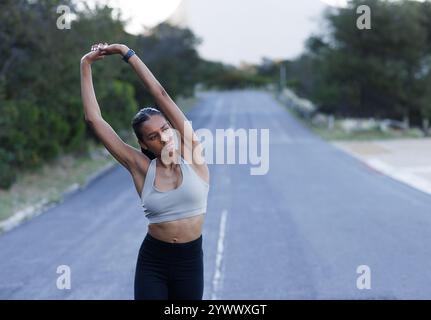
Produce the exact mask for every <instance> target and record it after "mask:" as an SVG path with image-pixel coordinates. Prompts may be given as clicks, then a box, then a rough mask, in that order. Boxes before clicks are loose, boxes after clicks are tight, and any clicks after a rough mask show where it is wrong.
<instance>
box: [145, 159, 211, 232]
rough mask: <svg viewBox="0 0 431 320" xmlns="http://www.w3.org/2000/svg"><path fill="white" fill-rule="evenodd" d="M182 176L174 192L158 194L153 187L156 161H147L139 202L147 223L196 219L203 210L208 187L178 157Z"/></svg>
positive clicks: (205, 207)
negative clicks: (148, 162) (194, 217)
mask: <svg viewBox="0 0 431 320" xmlns="http://www.w3.org/2000/svg"><path fill="white" fill-rule="evenodd" d="M179 164H180V168H181V173H182V176H183V179H182V182H181V185H180V186H178V188H176V189H171V190H168V191H160V190H158V189H157V188H156V187H155V185H154V181H155V178H156V159H153V160H151V163H150V165H149V167H148V171H147V175H146V177H145V182H144V187H143V188H142V194H141V202H142V207H143V209H144V213H145V216H146V217H147V218H148V220H149V222H150V223H158V222H165V221H173V220H179V219H184V218H188V217H191V216H196V215H199V214H201V213H205V212H206V210H207V198H208V191H209V184H208V183H206V182H205V181H204V180H203V179H202V178H201V177H200V176H198V174H197V173H196V172H195V171H194V169H193V168H192V166H191V165H190V164H189V163H187V162H186V160H185V159H184V158H183V157H182V156H181V155H180V163H179Z"/></svg>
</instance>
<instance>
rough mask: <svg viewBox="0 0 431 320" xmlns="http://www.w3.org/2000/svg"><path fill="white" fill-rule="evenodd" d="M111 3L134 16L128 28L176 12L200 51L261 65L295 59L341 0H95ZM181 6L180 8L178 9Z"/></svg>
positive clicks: (228, 60) (219, 58) (229, 60)
mask: <svg viewBox="0 0 431 320" xmlns="http://www.w3.org/2000/svg"><path fill="white" fill-rule="evenodd" d="M93 1H97V2H99V3H109V4H110V5H111V6H113V7H116V8H119V10H121V11H122V12H123V14H124V16H125V17H127V18H130V23H129V25H128V27H127V28H126V30H127V31H128V32H131V33H138V32H140V31H141V30H143V26H146V27H151V26H153V25H155V24H156V23H159V22H162V21H163V20H165V19H167V18H168V17H170V16H171V15H172V13H173V12H174V11H175V10H177V11H176V12H177V13H178V11H180V12H182V15H181V17H182V18H181V19H180V20H181V21H182V22H184V23H186V25H187V26H188V27H190V28H191V29H192V30H193V32H194V33H195V34H196V35H197V36H198V37H200V38H201V39H202V40H203V42H202V44H201V45H200V46H199V47H198V51H199V53H200V55H201V56H202V57H203V58H205V59H209V60H216V61H222V62H225V63H230V64H234V65H239V64H240V63H241V62H247V63H260V62H261V59H262V58H263V57H267V58H271V59H292V58H295V57H297V56H298V55H299V54H300V53H301V52H302V51H303V49H304V41H305V40H306V39H307V38H308V36H310V35H311V34H312V33H319V32H321V31H322V29H324V23H323V20H322V18H321V15H322V13H323V10H324V8H326V7H327V3H331V2H333V3H342V2H343V1H342V0H333V1H331V0H325V1H321V0H301V1H289V0H264V1H263V0H121V1H120V0H93ZM179 6H181V7H180V8H181V10H179V9H178V8H179Z"/></svg>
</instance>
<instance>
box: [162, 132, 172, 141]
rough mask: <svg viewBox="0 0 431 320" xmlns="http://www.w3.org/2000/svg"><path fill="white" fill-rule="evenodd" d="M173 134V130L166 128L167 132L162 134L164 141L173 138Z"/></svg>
mask: <svg viewBox="0 0 431 320" xmlns="http://www.w3.org/2000/svg"><path fill="white" fill-rule="evenodd" d="M171 136H172V133H171V130H166V132H163V133H162V135H161V138H162V141H169V140H170V139H171Z"/></svg>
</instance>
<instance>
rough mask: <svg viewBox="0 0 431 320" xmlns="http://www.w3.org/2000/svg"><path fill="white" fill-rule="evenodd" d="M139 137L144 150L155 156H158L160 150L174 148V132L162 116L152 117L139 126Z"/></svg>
mask: <svg viewBox="0 0 431 320" xmlns="http://www.w3.org/2000/svg"><path fill="white" fill-rule="evenodd" d="M141 135H142V139H143V142H141V141H140V144H141V146H142V147H143V148H144V149H148V150H150V151H151V152H152V153H154V154H155V155H156V156H160V155H161V153H162V149H163V148H164V147H166V148H167V151H170V150H173V149H174V148H175V144H174V131H173V130H172V127H171V126H170V125H169V122H168V121H167V120H166V118H165V117H163V116H158V115H153V116H151V117H150V119H148V120H147V121H145V122H143V124H142V125H141Z"/></svg>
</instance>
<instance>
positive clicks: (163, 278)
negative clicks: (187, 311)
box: [135, 233, 204, 300]
mask: <svg viewBox="0 0 431 320" xmlns="http://www.w3.org/2000/svg"><path fill="white" fill-rule="evenodd" d="M203 289H204V266H203V250H202V235H201V236H200V237H199V238H197V239H196V240H193V241H190V242H186V243H169V242H165V241H161V240H158V239H156V238H154V237H152V236H151V235H150V234H149V233H147V235H146V236H145V239H144V241H143V242H142V245H141V248H140V250H139V256H138V261H137V264H136V273H135V300H166V299H169V300H202V296H203Z"/></svg>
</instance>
